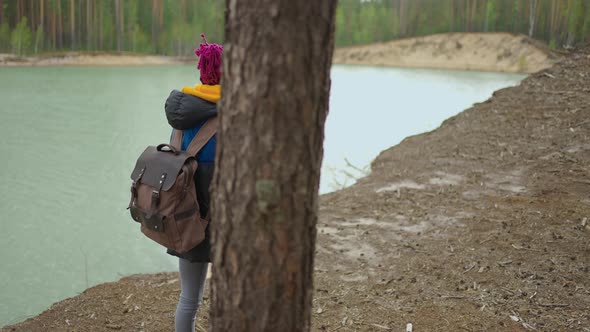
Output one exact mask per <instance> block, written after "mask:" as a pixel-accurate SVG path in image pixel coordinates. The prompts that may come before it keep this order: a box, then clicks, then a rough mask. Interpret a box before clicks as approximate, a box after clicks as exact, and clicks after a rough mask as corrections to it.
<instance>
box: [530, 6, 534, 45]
mask: <svg viewBox="0 0 590 332" xmlns="http://www.w3.org/2000/svg"><path fill="white" fill-rule="evenodd" d="M529 4H530V8H529V12H530V13H529V37H531V38H533V32H534V31H535V0H529Z"/></svg>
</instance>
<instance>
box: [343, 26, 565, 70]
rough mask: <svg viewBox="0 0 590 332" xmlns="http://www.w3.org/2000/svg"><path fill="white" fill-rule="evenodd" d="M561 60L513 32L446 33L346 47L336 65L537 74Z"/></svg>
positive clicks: (545, 47) (536, 42)
mask: <svg viewBox="0 0 590 332" xmlns="http://www.w3.org/2000/svg"><path fill="white" fill-rule="evenodd" d="M556 59H557V57H556V56H555V54H553V53H552V52H549V50H548V49H547V46H545V45H543V44H542V43H540V42H538V41H535V40H533V39H530V38H528V37H527V36H524V35H514V34H510V33H444V34H436V35H430V36H425V37H416V38H405V39H397V40H393V41H389V42H385V43H377V44H370V45H364V46H351V47H343V48H339V49H337V50H336V52H335V53H334V63H338V64H357V65H373V66H397V67H417V68H436V69H460V70H483V71H495V72H511V73H534V72H537V71H539V70H542V69H546V68H549V67H551V66H552V65H553V63H554V62H555V60H556Z"/></svg>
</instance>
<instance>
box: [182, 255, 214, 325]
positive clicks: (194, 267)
mask: <svg viewBox="0 0 590 332" xmlns="http://www.w3.org/2000/svg"><path fill="white" fill-rule="evenodd" d="M178 266H179V269H180V298H179V300H178V306H177V307H176V332H194V331H195V315H196V314H197V310H198V309H199V305H200V304H201V301H202V300H203V292H204V290H205V279H206V278H207V269H208V268H209V263H191V262H189V261H188V260H186V259H183V258H180V259H179V263H178Z"/></svg>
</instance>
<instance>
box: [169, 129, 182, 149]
mask: <svg viewBox="0 0 590 332" xmlns="http://www.w3.org/2000/svg"><path fill="white" fill-rule="evenodd" d="M182 134H183V132H182V130H178V129H174V130H173V133H172V139H171V140H170V145H172V146H173V147H175V148H176V149H177V150H178V151H181V150H182Z"/></svg>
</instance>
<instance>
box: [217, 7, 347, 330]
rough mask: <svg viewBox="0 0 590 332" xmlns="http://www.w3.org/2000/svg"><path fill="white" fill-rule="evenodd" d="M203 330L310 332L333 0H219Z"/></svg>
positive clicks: (332, 26)
mask: <svg viewBox="0 0 590 332" xmlns="http://www.w3.org/2000/svg"><path fill="white" fill-rule="evenodd" d="M226 5H227V8H226V28H225V36H226V41H225V49H224V52H225V54H224V59H223V61H224V63H223V79H222V86H223V91H222V95H223V98H222V101H221V104H220V131H219V132H218V136H217V139H218V145H217V163H216V172H215V173H216V175H215V178H214V180H213V182H214V189H213V194H212V198H213V202H212V203H213V222H212V238H213V287H212V305H211V319H210V324H211V327H212V331H214V332H220V331H244V332H249V331H256V332H263V331H272V332H276V331H281V332H290V331H293V332H295V331H297V332H301V331H309V329H310V319H311V303H312V294H313V256H314V247H315V238H316V229H315V226H316V221H317V211H318V188H319V177H320V167H321V161H322V155H323V148H322V144H323V138H324V123H325V119H326V115H327V112H328V97H329V91H330V65H331V59H332V53H333V41H334V14H335V9H336V0H322V1H292V0H228V1H227V3H226Z"/></svg>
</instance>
